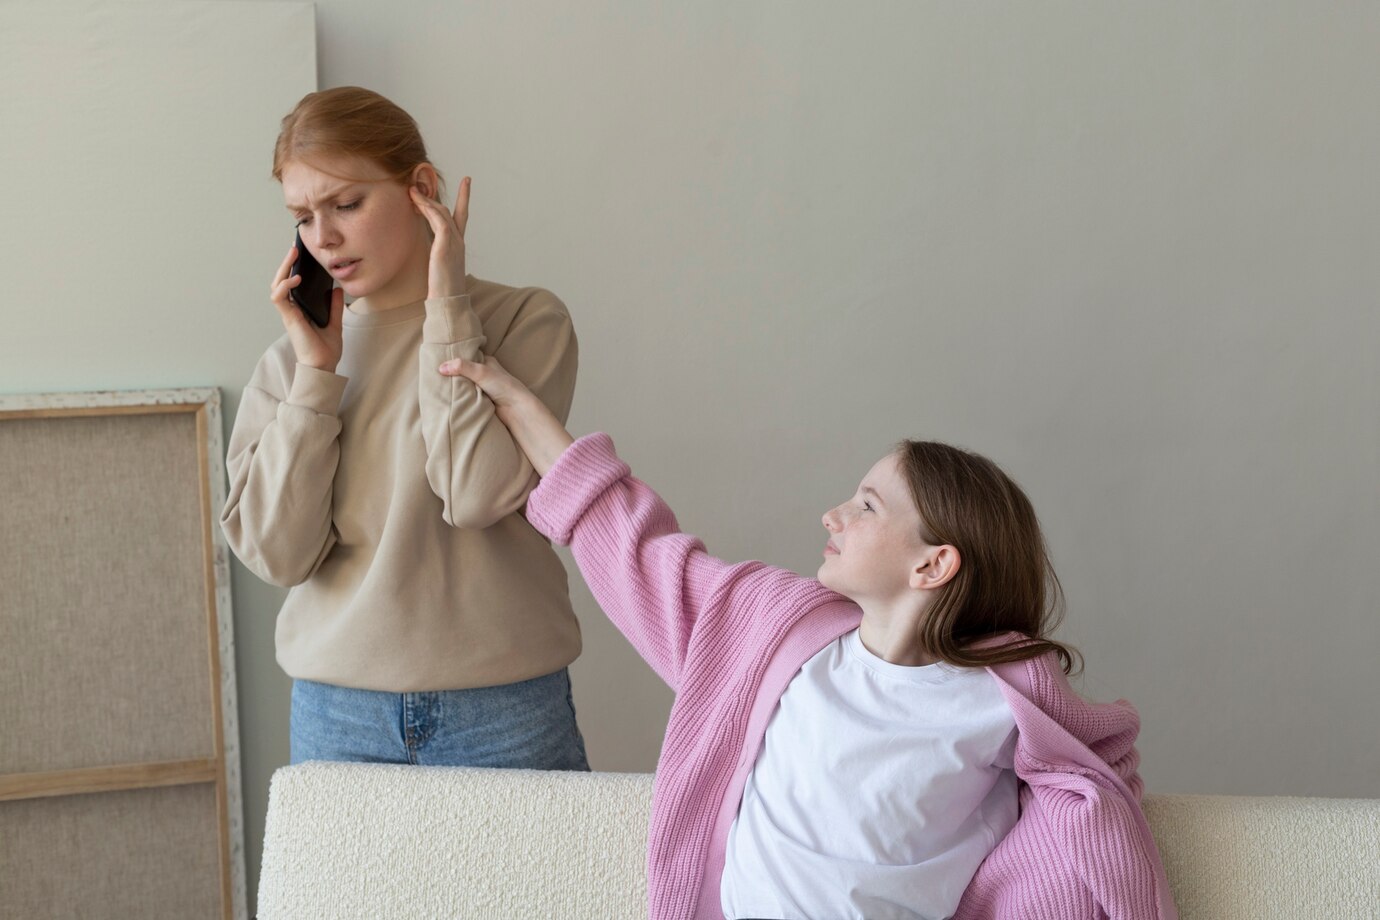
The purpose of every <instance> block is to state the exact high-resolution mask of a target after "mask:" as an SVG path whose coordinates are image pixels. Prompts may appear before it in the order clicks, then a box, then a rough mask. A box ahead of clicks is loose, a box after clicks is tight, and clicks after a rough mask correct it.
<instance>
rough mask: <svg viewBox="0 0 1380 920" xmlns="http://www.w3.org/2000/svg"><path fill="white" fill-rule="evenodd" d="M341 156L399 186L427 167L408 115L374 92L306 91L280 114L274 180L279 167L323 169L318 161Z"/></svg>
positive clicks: (346, 89) (280, 173)
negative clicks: (293, 164) (374, 169)
mask: <svg viewBox="0 0 1380 920" xmlns="http://www.w3.org/2000/svg"><path fill="white" fill-rule="evenodd" d="M341 156H355V157H361V158H363V159H366V160H369V161H370V162H372V163H375V164H376V165H378V167H379V168H380V169H382V170H383V171H384V172H386V173H387V174H388V176H389V178H391V179H392V180H394V181H395V182H402V183H406V182H407V181H408V179H409V177H410V176H411V175H412V171H413V170H414V169H416V168H417V167H418V166H420V165H422V164H423V163H426V164H428V165H430V164H431V160H430V159H429V158H428V157H427V153H426V144H425V143H423V142H422V132H421V131H420V130H419V129H418V128H417V122H416V121H414V120H413V118H412V116H411V115H409V114H407V113H406V112H405V111H403V110H402V108H400V107H399V106H398V105H397V104H396V103H394V102H392V101H390V100H388V99H386V98H384V97H383V96H380V95H379V94H378V93H376V92H374V91H373V90H368V89H364V88H363V87H359V86H338V87H336V88H335V89H323V90H321V91H320V92H316V93H308V94H307V95H305V96H303V97H302V101H301V102H298V103H297V105H296V107H294V108H293V110H292V111H291V112H289V113H288V114H287V115H286V116H284V118H283V125H282V130H280V131H279V132H278V142H277V143H276V144H275V145H274V147H273V178H274V179H277V180H278V181H279V182H282V181H283V169H284V167H286V166H287V164H288V163H290V162H292V161H297V162H299V163H306V164H308V165H310V166H313V167H315V168H317V169H322V167H321V165H320V164H321V160H322V159H326V158H331V157H341ZM432 168H433V169H434V168H435V167H434V166H433V167H432ZM322 171H323V172H329V170H325V169H322ZM439 176H440V173H439V172H438V173H437V177H438V178H439ZM337 178H342V179H356V178H358V177H356V176H339V177H337ZM438 194H439V190H438Z"/></svg>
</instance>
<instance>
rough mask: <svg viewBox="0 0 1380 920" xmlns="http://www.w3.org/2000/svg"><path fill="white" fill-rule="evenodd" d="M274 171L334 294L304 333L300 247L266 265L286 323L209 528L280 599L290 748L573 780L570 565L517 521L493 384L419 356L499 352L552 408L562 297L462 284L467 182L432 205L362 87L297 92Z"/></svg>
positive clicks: (576, 735)
mask: <svg viewBox="0 0 1380 920" xmlns="http://www.w3.org/2000/svg"><path fill="white" fill-rule="evenodd" d="M273 175H274V177H275V178H276V179H278V180H279V181H280V182H281V183H282V186H283V194H284V199H285V201H286V204H287V208H288V211H289V212H290V213H291V214H292V215H293V216H294V218H295V220H296V222H297V227H298V233H299V235H300V237H301V240H302V243H303V244H304V245H305V247H306V249H307V250H308V251H309V252H310V253H311V255H312V256H314V257H315V258H316V260H317V261H318V262H320V263H321V265H322V266H324V267H325V268H326V269H327V270H328V271H329V272H330V274H331V276H332V277H333V278H334V279H335V281H336V282H337V283H338V284H339V287H338V288H336V289H335V290H334V291H333V292H332V295H331V297H332V301H331V309H330V319H329V322H328V323H327V325H326V326H325V327H323V328H318V327H317V326H315V325H314V324H313V323H311V322H310V321H309V320H308V319H307V318H306V316H305V315H304V314H303V312H302V310H301V309H300V308H299V307H298V306H297V305H296V304H295V303H294V302H293V301H292V300H291V299H290V292H291V291H292V290H293V288H295V287H296V286H297V285H298V284H299V283H300V279H299V278H298V277H297V276H295V275H292V274H291V267H292V264H293V262H294V261H295V260H296V258H297V255H298V254H297V252H296V249H295V247H294V248H293V249H290V250H289V252H288V254H287V256H286V257H285V258H284V260H283V262H282V264H281V265H280V266H279V267H278V271H277V274H276V275H275V276H274V278H273V283H272V287H271V299H272V301H273V304H274V306H275V307H276V308H277V310H278V313H279V315H280V317H281V318H282V321H283V326H284V329H285V330H286V335H284V336H283V337H282V338H280V339H279V340H278V341H277V342H275V343H274V344H273V345H272V346H271V347H270V348H269V349H268V351H267V352H266V353H265V354H264V356H263V358H261V359H260V361H259V364H258V366H257V367H256V368H255V370H254V374H253V376H252V378H251V379H250V381H249V385H248V386H247V387H246V388H245V391H244V397H243V400H242V402H241V404H240V409H239V414H238V416H237V418H236V420H235V427H234V431H233V433H232V434H231V437H230V446H229V452H228V453H229V456H228V459H227V468H228V473H229V477H230V483H231V485H230V493H229V499H228V501H227V502H226V506H225V509H224V511H223V512H222V515H221V524H222V527H223V528H224V531H225V534H226V537H227V539H228V540H229V543H230V546H231V547H232V548H233V549H234V551H235V553H236V554H237V555H238V556H239V558H240V559H241V560H242V561H243V562H244V563H245V565H247V566H248V567H249V568H250V569H251V570H253V571H254V572H255V573H257V574H258V575H259V576H260V577H262V578H264V579H265V580H267V581H270V582H272V583H274V584H278V585H283V586H287V587H289V588H290V589H291V590H290V591H289V592H288V596H287V599H286V601H285V602H284V604H283V607H282V610H281V611H280V612H279V615H278V626H277V636H276V642H277V656H278V662H279V664H280V665H281V666H282V667H283V669H284V670H285V671H286V672H287V673H288V674H289V675H291V676H292V677H293V678H294V683H293V691H292V730H291V731H292V760H293V762H294V763H296V762H300V761H303V760H313V759H315V760H352V761H374V762H391V763H422V764H449V765H463V766H488V767H526V768H533V769H574V770H587V769H588V765H587V763H586V759H585V751H584V742H583V740H582V738H581V736H580V732H579V729H578V727H577V726H576V723H575V713H574V708H573V705H572V703H571V696H570V682H569V678H568V675H567V671H566V667H567V665H569V664H570V662H571V661H573V660H574V659H575V657H576V656H577V655H578V654H579V652H580V633H579V626H578V624H577V622H576V620H575V617H574V613H573V611H572V610H571V606H570V599H569V594H568V590H567V584H566V576H565V569H564V567H563V566H562V564H561V562H560V560H559V559H558V558H557V557H556V555H555V553H554V552H553V551H552V549H551V547H550V544H549V543H548V542H547V541H546V540H545V539H544V538H543V537H542V536H541V535H540V534H538V533H537V532H536V531H535V530H533V529H532V527H531V526H530V525H529V524H528V523H527V522H526V521H525V520H524V519H523V517H522V516H521V515H520V514H519V513H518V512H519V511H520V510H521V509H522V508H523V506H524V504H525V502H526V499H527V494H528V493H529V492H530V491H531V489H532V487H533V486H534V485H535V484H536V481H537V477H536V475H535V473H534V472H533V470H532V467H531V464H530V463H529V462H528V461H527V460H526V458H525V457H524V456H523V454H522V451H520V450H519V449H518V448H517V447H516V446H515V445H514V443H513V440H512V437H511V435H510V434H509V433H508V430H507V429H506V428H505V427H504V426H503V424H502V423H501V422H499V421H498V419H497V418H496V417H495V415H494V407H493V403H492V402H491V401H490V400H489V399H488V397H486V396H485V395H484V394H483V392H482V391H481V390H479V389H478V388H477V387H475V386H474V385H473V384H472V383H470V382H468V381H453V380H449V379H446V378H443V377H440V376H439V375H437V374H436V370H435V368H436V366H437V364H438V363H440V362H441V361H444V360H447V359H449V358H470V359H481V360H482V358H483V357H484V356H486V355H493V356H497V357H499V358H500V359H501V360H502V361H503V363H504V365H505V366H506V367H509V368H510V369H512V370H513V371H514V373H516V374H517V375H519V377H520V378H521V379H522V380H523V382H524V383H525V384H527V385H528V386H529V387H531V388H532V390H533V391H534V392H535V393H538V394H539V395H540V397H541V398H542V399H543V400H545V401H546V404H547V405H548V406H549V407H550V409H551V410H552V411H553V412H554V413H556V415H558V416H559V417H561V418H562V419H564V418H565V417H566V415H567V414H568V412H569V410H570V402H571V398H572V395H573V393H574V388H575V373H576V341H575V333H574V329H573V328H572V326H571V322H570V317H569V315H568V314H567V312H566V309H565V306H564V305H563V304H562V303H561V302H560V300H558V299H557V298H556V297H555V296H554V295H552V294H551V293H550V292H548V291H544V290H540V289H537V288H513V287H507V286H504V285H500V284H495V283H493V282H489V281H482V280H479V279H477V278H474V277H473V276H472V275H468V274H466V272H465V242H464V234H465V225H466V222H467V219H468V210H469V190H470V182H469V180H468V179H465V180H464V181H462V182H461V183H460V189H459V193H458V195H457V200H456V206H455V210H454V211H453V212H451V211H448V210H447V209H446V208H445V207H444V206H442V205H441V204H440V203H439V202H438V198H439V196H440V194H441V177H440V174H439V173H438V172H437V170H436V168H435V166H434V165H433V164H432V163H431V162H430V160H429V158H428V156H427V152H426V147H425V145H424V144H423V142H422V138H421V134H420V132H419V131H418V129H417V125H416V123H415V122H414V121H413V119H412V118H411V117H410V116H409V115H408V114H407V113H406V112H404V111H403V110H402V109H401V108H399V107H398V106H396V105H395V104H393V103H392V102H390V101H389V100H387V99H385V98H384V97H382V96H380V95H378V94H377V93H373V92H371V91H369V90H365V89H361V88H358V87H341V88H338V89H331V90H325V91H322V92H318V93H312V94H310V95H308V96H306V97H305V98H303V99H302V101H301V102H299V103H298V105H297V106H296V108H294V109H293V111H292V112H291V113H289V114H288V115H287V117H286V118H284V119H283V124H282V131H281V133H280V134H279V137H278V142H277V145H276V148H275V150H274V162H273ZM346 295H349V296H350V297H351V298H353V301H352V303H351V304H350V305H349V306H348V307H347V306H346V305H345V297H346Z"/></svg>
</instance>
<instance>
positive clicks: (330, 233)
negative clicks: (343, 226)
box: [312, 218, 340, 249]
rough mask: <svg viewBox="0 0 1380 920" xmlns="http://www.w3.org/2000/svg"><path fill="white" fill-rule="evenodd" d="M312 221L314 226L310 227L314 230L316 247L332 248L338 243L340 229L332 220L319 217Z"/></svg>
mask: <svg viewBox="0 0 1380 920" xmlns="http://www.w3.org/2000/svg"><path fill="white" fill-rule="evenodd" d="M313 223H314V224H315V226H314V227H313V228H312V229H313V230H315V231H316V248H317V249H334V248H335V247H337V246H339V245H340V230H339V228H337V227H336V225H335V223H334V222H332V221H330V220H326V219H324V218H319V219H317V220H315V221H313Z"/></svg>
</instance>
